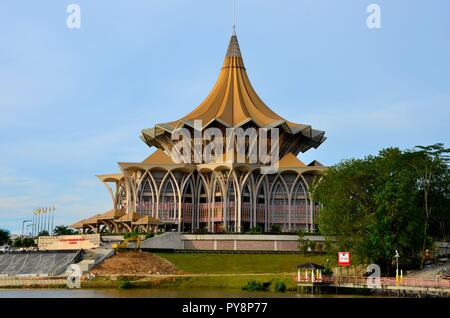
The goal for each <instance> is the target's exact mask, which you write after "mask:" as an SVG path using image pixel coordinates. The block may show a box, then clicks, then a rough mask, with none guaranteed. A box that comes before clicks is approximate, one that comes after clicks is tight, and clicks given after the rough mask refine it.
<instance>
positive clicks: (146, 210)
mask: <svg viewBox="0 0 450 318" xmlns="http://www.w3.org/2000/svg"><path fill="white" fill-rule="evenodd" d="M155 197H156V191H155V190H154V187H153V185H152V180H151V179H150V177H149V176H146V177H145V178H144V180H142V182H141V184H140V185H139V189H138V202H137V209H136V210H137V213H138V214H140V215H152V216H153V214H154V211H155V204H156V202H155V201H156V200H155Z"/></svg>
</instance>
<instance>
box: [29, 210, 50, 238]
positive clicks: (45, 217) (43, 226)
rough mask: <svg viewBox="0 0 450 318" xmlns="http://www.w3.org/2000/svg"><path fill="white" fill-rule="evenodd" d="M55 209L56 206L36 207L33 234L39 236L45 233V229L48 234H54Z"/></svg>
mask: <svg viewBox="0 0 450 318" xmlns="http://www.w3.org/2000/svg"><path fill="white" fill-rule="evenodd" d="M55 210H56V208H55V206H47V207H43V208H36V209H34V211H33V233H32V236H34V237H35V236H39V235H41V234H43V232H44V231H45V232H47V234H48V235H52V232H53V221H54V219H55Z"/></svg>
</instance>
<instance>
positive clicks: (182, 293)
mask: <svg viewBox="0 0 450 318" xmlns="http://www.w3.org/2000/svg"><path fill="white" fill-rule="evenodd" d="M273 297H284V298H286V297H288V298H317V297H320V298H323V297H360V296H357V295H330V294H321V295H311V294H297V293H296V292H285V293H272V292H245V291H236V290H226V289H169V288H161V289H0V298H273Z"/></svg>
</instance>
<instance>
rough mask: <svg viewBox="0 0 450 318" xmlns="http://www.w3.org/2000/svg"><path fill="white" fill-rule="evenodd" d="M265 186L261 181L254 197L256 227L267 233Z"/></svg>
mask: <svg viewBox="0 0 450 318" xmlns="http://www.w3.org/2000/svg"><path fill="white" fill-rule="evenodd" d="M267 192H268V191H267V184H266V183H265V182H264V181H262V182H261V184H260V185H259V189H258V192H257V193H258V194H257V196H256V200H255V201H256V202H255V204H256V225H257V226H258V225H259V226H260V227H261V228H262V229H264V230H265V231H267V227H266V220H267V203H268V202H267Z"/></svg>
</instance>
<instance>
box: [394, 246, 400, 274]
mask: <svg viewBox="0 0 450 318" xmlns="http://www.w3.org/2000/svg"><path fill="white" fill-rule="evenodd" d="M394 257H395V261H396V263H397V269H396V270H395V277H396V278H397V277H398V259H399V258H400V254H399V253H398V251H397V250H395V255H394Z"/></svg>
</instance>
